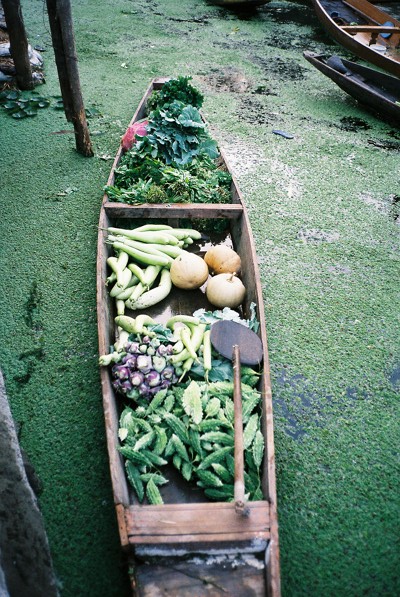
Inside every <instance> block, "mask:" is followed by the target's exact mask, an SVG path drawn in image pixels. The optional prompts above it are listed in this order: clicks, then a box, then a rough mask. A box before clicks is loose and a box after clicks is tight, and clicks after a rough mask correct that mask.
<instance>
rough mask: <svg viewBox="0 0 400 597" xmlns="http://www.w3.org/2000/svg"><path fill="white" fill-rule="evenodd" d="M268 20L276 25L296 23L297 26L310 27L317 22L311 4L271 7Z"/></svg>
mask: <svg viewBox="0 0 400 597" xmlns="http://www.w3.org/2000/svg"><path fill="white" fill-rule="evenodd" d="M268 19H269V20H270V21H273V22H275V23H283V24H287V23H295V24H296V25H309V24H310V22H311V21H313V20H315V19H316V17H315V12H314V10H313V7H312V6H311V5H310V4H301V3H298V4H297V3H296V4H289V3H288V4H285V5H282V6H274V7H270V9H269V11H268Z"/></svg>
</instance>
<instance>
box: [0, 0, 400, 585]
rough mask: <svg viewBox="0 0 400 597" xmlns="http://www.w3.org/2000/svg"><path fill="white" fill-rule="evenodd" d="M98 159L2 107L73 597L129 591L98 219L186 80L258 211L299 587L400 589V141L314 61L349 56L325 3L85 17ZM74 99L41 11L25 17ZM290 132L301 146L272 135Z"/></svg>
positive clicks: (288, 550)
mask: <svg viewBox="0 0 400 597" xmlns="http://www.w3.org/2000/svg"><path fill="white" fill-rule="evenodd" d="M72 5H73V6H72V8H73V16H74V22H75V38H76V44H77V52H78V58H79V69H80V76H81V84H82V90H83V95H84V99H85V104H86V106H87V108H92V109H93V115H94V116H93V117H92V118H90V119H89V126H90V131H91V135H92V141H93V145H94V148H95V157H94V158H91V159H85V158H83V157H81V156H79V155H78V154H77V153H76V152H75V145H74V139H73V135H71V134H68V133H65V132H63V131H65V130H68V128H69V125H68V124H67V123H66V121H65V118H64V115H63V113H62V112H60V111H58V110H55V109H54V108H53V107H51V106H50V107H49V108H47V109H45V110H43V111H41V112H40V113H39V114H38V116H37V117H35V118H30V119H28V118H27V119H24V120H23V121H20V122H18V121H15V120H13V119H11V118H9V117H8V116H7V114H6V113H5V112H4V111H3V110H2V111H1V112H0V140H1V146H2V152H1V158H0V162H1V174H2V176H1V180H2V185H1V191H0V194H1V202H2V219H1V231H2V234H1V243H2V246H1V252H0V255H1V257H0V259H1V271H2V283H1V293H2V296H1V298H2V300H1V307H0V333H1V337H2V339H3V340H2V359H1V368H2V370H3V373H4V377H5V383H6V388H7V393H8V396H9V399H10V403H11V408H12V411H13V415H14V418H15V420H16V422H17V424H18V427H19V430H20V441H21V445H22V446H23V448H24V450H25V452H26V453H27V455H28V456H29V458H30V460H31V462H32V464H33V465H34V467H35V469H36V472H37V474H38V476H39V478H40V480H41V486H42V489H41V493H40V495H39V502H40V506H41V509H42V512H43V516H44V519H45V523H46V528H47V532H48V535H49V541H50V546H51V549H52V555H53V559H54V565H55V569H56V572H57V576H58V579H59V582H60V587H61V594H62V595H65V596H68V597H70V596H71V597H72V596H74V597H75V596H77V595H85V596H89V595H90V596H92V595H93V596H96V597H103V596H104V597H111V596H114V595H115V596H117V595H118V596H119V597H120V596H121V595H125V594H126V595H128V594H129V587H128V586H127V583H126V570H125V569H124V565H123V558H122V556H121V553H120V548H119V538H118V532H117V525H116V518H115V512H114V505H113V503H112V493H111V484H110V478H109V471H108V456H107V451H106V444H105V432H104V419H103V411H102V404H101V392H100V385H99V374H98V366H97V358H98V355H97V328H96V303H95V301H96V296H95V281H96V280H95V261H96V238H97V229H96V226H97V220H98V215H99V209H100V202H101V198H102V189H103V186H104V185H105V183H106V180H107V177H108V172H109V170H110V168H111V164H112V158H113V156H114V155H115V153H116V151H117V148H118V144H119V141H120V136H121V135H122V134H123V132H124V130H125V128H126V126H127V124H128V122H129V120H130V118H131V116H132V114H133V112H134V110H135V109H136V107H137V104H138V102H139V101H140V99H141V97H142V96H143V93H144V91H145V89H146V88H147V86H148V84H149V82H150V80H151V79H152V78H153V77H156V76H166V75H169V76H177V75H180V74H182V75H191V76H192V77H193V82H194V84H195V85H196V86H197V87H199V88H200V89H201V91H202V92H203V93H204V95H205V106H204V113H205V116H206V118H207V120H208V122H209V124H210V130H211V132H212V135H213V137H214V138H215V139H217V141H218V143H219V144H220V146H221V148H223V150H224V151H225V154H226V156H227V158H228V160H229V162H230V164H231V165H232V166H233V169H234V172H235V175H236V177H237V178H238V182H239V186H240V188H241V191H242V193H243V196H244V200H245V203H246V205H247V207H248V210H249V216H250V220H251V224H252V227H253V232H254V237H255V242H256V247H257V253H258V257H259V263H260V268H261V275H262V284H263V291H264V300H265V307H266V316H267V332H268V338H269V352H270V362H271V369H272V374H273V397H274V417H275V447H276V457H277V475H278V479H277V481H278V513H279V522H280V540H281V558H282V584H283V591H284V594H286V595H288V596H289V595H290V596H300V595H313V596H314V595H315V596H319V595H321V596H322V595H324V596H326V595H332V596H333V595H341V594H344V593H345V594H346V595H349V596H358V595H371V596H372V595H395V594H397V593H399V590H400V579H399V574H398V570H399V561H398V556H399V545H398V541H399V539H398V538H399V532H398V531H399V529H398V522H397V521H398V520H399V516H398V512H399V498H398V489H397V488H398V484H399V478H398V464H397V460H396V459H397V457H398V451H397V448H396V445H397V443H398V437H399V428H398V421H399V416H398V415H399V412H398V411H399V406H398V404H399V401H398V393H399V387H400V386H399V366H400V365H399V363H400V358H399V319H398V304H399V284H398V280H399V196H400V188H399V164H400V161H399V150H400V131H399V130H398V129H395V128H393V127H392V126H391V125H390V124H388V123H386V122H385V121H383V120H381V119H378V118H377V117H375V116H374V115H372V114H371V113H369V112H367V111H366V110H365V109H363V108H362V107H361V106H359V105H358V104H357V103H356V102H355V101H354V100H353V99H352V98H350V97H349V96H347V95H346V94H345V93H344V92H343V91H341V90H340V89H339V88H338V87H336V86H335V85H334V84H333V83H332V82H331V81H329V80H328V79H326V78H324V77H323V76H322V75H321V74H320V73H318V72H317V71H316V70H313V69H312V67H311V66H310V65H309V64H308V63H307V62H306V61H305V59H304V58H303V55H302V53H303V50H311V51H315V52H320V51H321V52H325V53H330V54H332V53H338V54H340V55H341V56H343V57H345V58H350V59H352V58H354V57H353V56H351V55H350V54H349V53H348V52H345V51H344V50H342V49H341V48H340V47H338V46H336V45H335V44H334V43H333V42H332V41H331V40H330V39H329V38H328V37H327V36H326V34H325V32H324V31H323V30H322V29H321V27H320V25H319V23H318V22H317V20H316V17H315V15H314V12H313V9H312V7H311V4H308V3H302V2H301V3H300V2H296V3H294V2H283V1H281V2H270V3H269V4H266V5H264V6H261V7H259V8H257V9H255V10H252V11H251V12H247V13H246V12H245V13H243V12H237V11H232V10H227V9H225V8H221V7H217V6H214V5H213V4H212V3H209V2H206V1H205V0H179V1H178V0H163V1H161V0H158V1H156V0H138V1H137V2H132V1H130V0H113V1H111V0H104V1H103V2H101V3H98V2H95V1H94V0H85V1H83V2H75V3H74V2H73V3H72ZM22 7H23V13H24V20H25V25H26V28H27V31H28V37H29V39H30V42H31V43H32V45H40V46H41V47H42V48H45V51H44V52H43V58H44V61H45V79H46V83H45V84H44V85H43V86H41V87H40V93H41V94H43V95H47V96H48V97H50V98H53V96H58V95H59V85H58V80H57V73H56V69H55V65H54V58H53V54H52V49H51V44H50V33H49V27H48V23H47V21H46V18H47V17H46V14H45V8H44V4H43V2H41V1H39V0H26V1H24V2H22ZM274 131H281V132H283V133H285V134H286V136H285V135H282V134H276V133H274Z"/></svg>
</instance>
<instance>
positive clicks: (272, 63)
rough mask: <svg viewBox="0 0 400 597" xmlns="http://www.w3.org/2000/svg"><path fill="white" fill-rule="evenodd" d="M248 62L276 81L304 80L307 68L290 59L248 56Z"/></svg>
mask: <svg viewBox="0 0 400 597" xmlns="http://www.w3.org/2000/svg"><path fill="white" fill-rule="evenodd" d="M248 58H249V60H251V61H252V62H253V63H254V64H257V66H259V67H260V68H262V70H263V71H264V73H265V74H266V75H267V77H271V78H274V77H275V78H276V79H277V80H278V81H299V80H301V79H304V73H306V72H307V68H305V67H303V66H300V64H299V63H298V62H296V61H295V60H293V59H292V58H284V57H282V56H272V57H268V58H267V57H266V56H263V55H250V56H249V57H248Z"/></svg>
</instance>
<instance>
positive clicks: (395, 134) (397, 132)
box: [387, 130, 400, 141]
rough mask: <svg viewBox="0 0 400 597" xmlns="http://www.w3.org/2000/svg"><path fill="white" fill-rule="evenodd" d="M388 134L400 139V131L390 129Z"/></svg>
mask: <svg viewBox="0 0 400 597" xmlns="http://www.w3.org/2000/svg"><path fill="white" fill-rule="evenodd" d="M387 134H388V136H389V137H393V139H398V140H399V141H400V131H394V130H390V131H388V133H387Z"/></svg>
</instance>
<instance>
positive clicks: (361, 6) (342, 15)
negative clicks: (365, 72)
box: [312, 0, 400, 77]
mask: <svg viewBox="0 0 400 597" xmlns="http://www.w3.org/2000/svg"><path fill="white" fill-rule="evenodd" d="M312 2H313V5H314V9H315V12H316V14H317V17H318V18H319V20H320V22H321V24H322V25H323V26H324V27H325V29H326V30H327V31H328V33H329V34H330V35H331V37H332V38H333V39H334V40H336V41H337V42H338V43H339V44H340V45H342V46H344V47H345V48H347V49H348V50H350V51H351V52H353V53H354V54H355V55H356V56H358V57H359V58H362V59H363V60H366V61H367V62H371V63H372V64H375V65H376V66H378V67H380V68H382V69H383V70H385V71H387V72H389V73H391V74H393V75H395V76H396V77H400V49H399V40H400V35H399V33H396V29H394V32H393V33H391V35H390V36H389V37H382V35H379V31H375V32H365V31H358V32H355V33H351V30H348V28H349V27H350V26H352V25H353V26H355V25H361V26H362V25H367V26H368V25H386V24H387V22H389V21H390V22H391V23H393V25H394V28H397V27H399V26H400V22H399V21H397V20H396V19H394V18H393V17H391V16H390V15H389V14H388V13H386V12H385V11H383V10H380V9H379V8H377V7H376V6H373V4H371V3H370V2H368V1H367V0H343V1H342V0H312ZM335 15H336V16H335ZM382 33H383V31H382ZM384 35H386V34H385V33H384Z"/></svg>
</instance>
